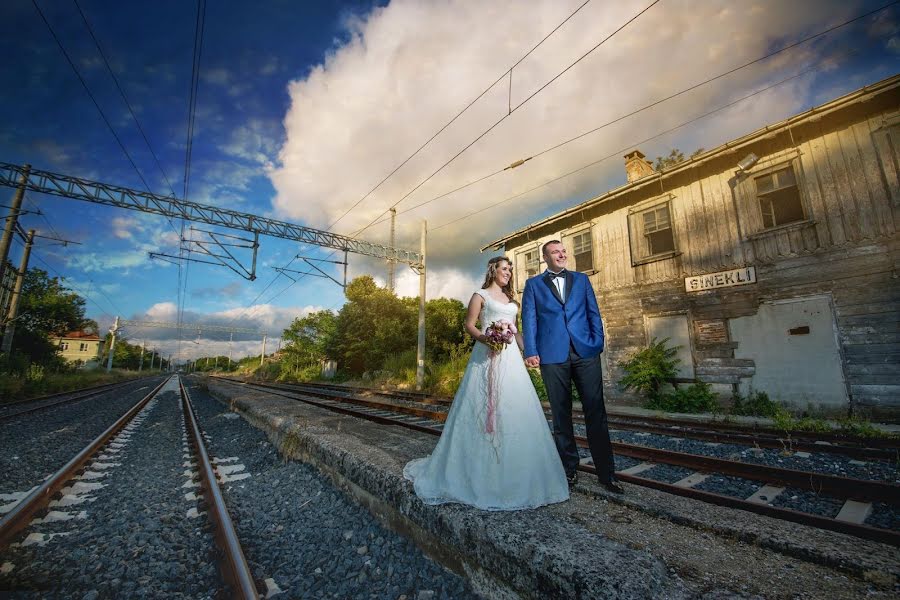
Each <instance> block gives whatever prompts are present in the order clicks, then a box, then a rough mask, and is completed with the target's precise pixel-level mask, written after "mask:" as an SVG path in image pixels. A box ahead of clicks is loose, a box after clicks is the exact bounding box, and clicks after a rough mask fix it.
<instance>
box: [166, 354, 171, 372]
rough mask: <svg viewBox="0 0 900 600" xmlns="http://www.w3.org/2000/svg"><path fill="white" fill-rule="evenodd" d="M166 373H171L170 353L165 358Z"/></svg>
mask: <svg viewBox="0 0 900 600" xmlns="http://www.w3.org/2000/svg"><path fill="white" fill-rule="evenodd" d="M166 371H170V372H171V371H172V353H171V352H170V353H169V356H168V357H167V358H166Z"/></svg>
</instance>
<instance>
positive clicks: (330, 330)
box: [282, 310, 337, 367]
mask: <svg viewBox="0 0 900 600" xmlns="http://www.w3.org/2000/svg"><path fill="white" fill-rule="evenodd" d="M336 329H337V315H335V314H334V313H333V312H332V311H330V310H322V311H319V312H314V313H310V314H308V315H307V316H305V317H297V318H296V319H294V322H293V323H291V326H290V327H288V328H287V329H285V330H284V332H283V333H282V338H283V339H284V340H285V346H284V353H285V354H286V355H287V357H288V362H289V364H292V365H294V366H297V367H300V366H307V365H312V364H318V362H319V361H320V360H322V359H324V358H327V348H328V345H329V343H330V342H331V340H332V338H333V337H334V334H335V331H336Z"/></svg>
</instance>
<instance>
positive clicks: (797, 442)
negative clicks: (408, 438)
mask: <svg viewBox="0 0 900 600" xmlns="http://www.w3.org/2000/svg"><path fill="white" fill-rule="evenodd" d="M296 385H299V386H302V387H303V388H306V389H322V390H331V391H334V392H335V393H341V394H353V395H359V396H362V397H373V396H378V397H383V398H387V399H395V400H401V401H405V402H414V403H421V404H426V405H434V406H443V407H448V408H449V406H450V404H451V402H452V398H443V397H433V396H429V395H428V394H424V393H421V392H410V391H385V390H376V389H369V388H360V387H352V386H342V385H338V384H325V383H309V382H306V383H303V384H296ZM549 408H550V407H549V405H547V404H546V403H544V409H545V412H547V413H548V414H549ZM573 417H574V420H575V422H576V423H582V424H583V423H584V419H583V416H582V414H581V412H580V411H577V410H576V411H573ZM609 426H610V427H611V428H615V429H622V430H628V431H643V432H647V433H655V434H659V435H670V436H678V437H687V438H692V439H697V440H703V441H709V442H714V443H720V444H722V443H727V444H742V445H747V446H753V447H759V448H771V449H776V450H784V449H786V448H789V449H790V450H791V451H800V452H830V453H834V454H841V455H844V456H849V457H851V458H854V459H858V460H886V461H893V462H900V439H898V438H891V437H884V438H872V437H853V436H847V435H842V434H837V433H828V432H818V433H806V432H789V431H783V430H779V429H773V428H766V427H762V426H758V425H756V426H750V427H748V426H742V425H738V424H735V423H726V422H723V421H714V422H709V421H704V422H700V421H695V420H686V419H675V418H669V417H657V416H651V415H647V416H625V415H615V414H610V415H609Z"/></svg>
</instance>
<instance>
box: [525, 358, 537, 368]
mask: <svg viewBox="0 0 900 600" xmlns="http://www.w3.org/2000/svg"><path fill="white" fill-rule="evenodd" d="M525 366H526V367H528V368H529V369H537V368H538V367H539V366H541V357H540V356H537V355H535V356H528V357H526V358H525Z"/></svg>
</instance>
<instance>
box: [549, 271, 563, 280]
mask: <svg viewBox="0 0 900 600" xmlns="http://www.w3.org/2000/svg"><path fill="white" fill-rule="evenodd" d="M547 277H549V278H550V279H556V278H557V277H561V278H563V279H565V278H566V270H565V269H563V270H562V271H560V272H559V273H554V272H553V271H547Z"/></svg>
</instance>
